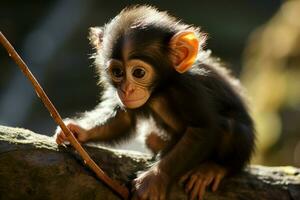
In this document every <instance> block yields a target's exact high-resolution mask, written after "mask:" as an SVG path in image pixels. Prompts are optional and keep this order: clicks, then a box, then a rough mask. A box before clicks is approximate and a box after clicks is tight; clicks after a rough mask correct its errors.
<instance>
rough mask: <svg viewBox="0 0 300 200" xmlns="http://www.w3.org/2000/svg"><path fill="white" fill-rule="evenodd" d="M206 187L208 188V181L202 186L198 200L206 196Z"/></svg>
mask: <svg viewBox="0 0 300 200" xmlns="http://www.w3.org/2000/svg"><path fill="white" fill-rule="evenodd" d="M206 186H208V183H207V181H204V182H203V183H202V185H201V187H200V188H199V190H198V192H199V193H198V200H202V199H203V197H204V194H205V190H206Z"/></svg>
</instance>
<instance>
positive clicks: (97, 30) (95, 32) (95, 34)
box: [88, 27, 103, 49]
mask: <svg viewBox="0 0 300 200" xmlns="http://www.w3.org/2000/svg"><path fill="white" fill-rule="evenodd" d="M88 39H89V40H90V44H91V45H92V46H93V47H94V48H96V49H99V48H100V47H101V44H102V40H103V28H102V27H91V28H89V36H88Z"/></svg>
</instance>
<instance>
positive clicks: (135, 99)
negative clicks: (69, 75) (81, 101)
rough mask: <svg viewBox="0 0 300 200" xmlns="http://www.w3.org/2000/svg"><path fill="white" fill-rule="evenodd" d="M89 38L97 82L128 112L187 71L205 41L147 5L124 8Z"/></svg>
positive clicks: (95, 29) (92, 29)
mask: <svg viewBox="0 0 300 200" xmlns="http://www.w3.org/2000/svg"><path fill="white" fill-rule="evenodd" d="M89 39H90V41H91V44H92V45H93V47H94V48H95V49H96V51H97V52H96V54H95V58H96V59H95V63H96V67H97V70H98V72H99V74H100V81H101V82H102V83H105V84H107V85H110V86H113V87H114V88H115V89H116V90H115V91H116V92H117V94H118V96H119V99H120V100H121V102H122V104H123V105H124V106H125V107H126V108H130V109H134V108H139V107H141V106H143V105H144V104H145V103H146V102H147V101H148V100H149V98H150V97H151V96H152V94H153V93H155V91H157V90H159V89H161V88H164V87H165V86H166V85H167V84H168V83H169V82H170V80H171V79H172V77H174V76H177V75H181V74H182V73H184V72H186V71H188V70H189V69H190V68H191V67H192V65H193V64H194V62H195V61H196V59H197V54H198V51H199V48H200V47H201V45H202V44H203V43H204V42H205V36H204V35H203V34H202V33H200V32H199V30H198V29H197V28H194V27H192V26H189V25H186V24H183V23H182V22H180V21H179V20H177V19H175V18H174V17H171V16H170V15H168V14H167V13H166V12H160V11H158V10H157V9H155V8H153V7H149V6H137V7H131V8H127V9H124V10H123V11H121V13H120V14H118V15H117V16H116V17H115V18H114V19H112V20H111V21H110V22H109V23H108V24H106V25H105V26H104V27H94V28H91V29H90V36H89Z"/></svg>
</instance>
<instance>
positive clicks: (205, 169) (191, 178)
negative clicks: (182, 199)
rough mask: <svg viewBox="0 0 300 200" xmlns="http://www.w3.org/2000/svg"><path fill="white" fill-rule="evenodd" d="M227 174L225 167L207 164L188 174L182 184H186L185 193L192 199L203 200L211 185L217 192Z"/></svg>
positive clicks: (181, 181)
mask: <svg viewBox="0 0 300 200" xmlns="http://www.w3.org/2000/svg"><path fill="white" fill-rule="evenodd" d="M226 173H227V170H226V169H225V168H224V167H222V166H220V165H217V164H215V163H212V162H207V163H203V164H201V165H200V166H198V167H196V168H195V169H192V170H191V171H189V172H187V173H186V174H185V175H184V176H182V177H181V179H180V183H185V192H186V193H188V194H189V195H190V199H195V198H197V199H198V200H202V199H203V196H204V194H205V190H206V188H207V187H208V186H210V185H211V186H212V191H213V192H215V191H216V190H217V189H218V187H219V184H220V182H221V180H222V179H223V178H224V176H225V175H226Z"/></svg>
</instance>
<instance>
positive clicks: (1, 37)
mask: <svg viewBox="0 0 300 200" xmlns="http://www.w3.org/2000/svg"><path fill="white" fill-rule="evenodd" d="M0 42H1V44H2V45H3V46H4V47H5V49H6V50H7V52H8V54H9V56H10V57H12V59H13V60H14V61H15V62H16V63H17V65H18V66H19V67H20V69H21V70H22V72H23V73H24V74H25V76H26V77H27V78H28V79H29V80H30V82H31V83H32V85H33V87H34V89H35V91H36V93H37V95H38V97H39V98H40V99H41V100H42V101H43V103H44V105H45V106H46V107H47V109H48V111H49V112H50V114H51V117H52V118H53V119H54V121H55V122H56V123H57V124H58V125H59V126H60V128H61V129H62V130H63V132H64V133H65V134H66V136H67V138H68V140H69V141H70V143H71V145H72V146H73V147H74V148H75V149H76V150H77V151H78V152H79V154H80V155H81V157H82V158H83V160H84V163H85V164H87V165H88V166H89V167H90V169H91V170H93V171H94V172H95V174H96V175H97V177H98V178H99V179H100V180H102V181H103V182H105V183H106V184H107V185H108V186H109V187H110V188H111V189H113V190H114V191H115V192H117V194H119V195H120V196H121V197H122V198H123V199H128V197H129V191H128V189H127V188H126V187H125V186H122V185H120V184H118V183H117V182H116V181H114V180H112V179H111V178H110V177H109V176H108V175H107V174H106V173H105V172H104V171H103V170H101V168H100V167H99V166H98V165H97V164H96V163H95V162H94V161H93V160H92V159H91V157H90V156H89V154H88V153H87V152H86V151H85V150H84V149H83V148H82V146H81V145H80V143H79V142H78V141H77V139H76V138H75V137H74V135H73V134H72V132H71V131H70V130H69V129H68V127H67V126H66V125H65V123H64V122H63V120H62V118H61V117H60V115H59V113H58V112H57V110H56V108H55V107H54V105H53V104H52V103H51V101H50V100H49V98H48V96H47V95H46V93H45V92H44V90H43V88H42V87H41V86H40V84H39V83H38V81H37V80H36V79H35V77H34V76H33V74H32V73H31V71H30V70H29V69H28V67H27V65H26V64H25V62H24V61H23V60H22V58H21V57H20V56H19V55H18V53H17V52H16V50H15V49H14V48H13V46H12V45H11V44H10V43H9V41H8V40H7V39H6V38H5V36H4V35H3V34H2V33H1V32H0Z"/></svg>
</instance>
